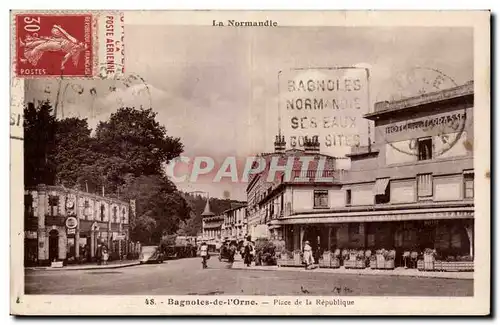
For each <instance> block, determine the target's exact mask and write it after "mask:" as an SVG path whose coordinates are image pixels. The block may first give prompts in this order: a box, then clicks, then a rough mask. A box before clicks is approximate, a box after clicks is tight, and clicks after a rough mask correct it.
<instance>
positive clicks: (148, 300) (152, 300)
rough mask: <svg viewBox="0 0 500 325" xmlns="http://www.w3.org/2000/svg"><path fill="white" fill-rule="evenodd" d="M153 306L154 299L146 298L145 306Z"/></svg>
mask: <svg viewBox="0 0 500 325" xmlns="http://www.w3.org/2000/svg"><path fill="white" fill-rule="evenodd" d="M154 304H155V300H154V299H147V298H146V305H154Z"/></svg>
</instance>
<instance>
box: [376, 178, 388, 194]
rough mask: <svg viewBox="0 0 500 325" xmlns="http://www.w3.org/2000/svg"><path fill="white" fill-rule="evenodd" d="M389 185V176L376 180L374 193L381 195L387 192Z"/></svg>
mask: <svg viewBox="0 0 500 325" xmlns="http://www.w3.org/2000/svg"><path fill="white" fill-rule="evenodd" d="M387 185H389V178H379V179H377V180H376V181H375V185H373V194H375V195H381V194H385V190H386V189H387Z"/></svg>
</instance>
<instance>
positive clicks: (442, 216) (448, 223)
mask: <svg viewBox="0 0 500 325" xmlns="http://www.w3.org/2000/svg"><path fill="white" fill-rule="evenodd" d="M473 210H474V209H473V206H472V205H465V206H461V207H453V208H443V207H436V208H430V209H415V210H396V211H392V212H391V213H388V212H387V211H384V212H382V211H380V212H377V211H364V212H361V211H358V212H347V211H346V212H332V213H324V214H315V215H308V214H304V215H295V216H292V217H290V218H285V219H282V220H280V221H279V222H280V223H281V224H282V225H283V227H284V239H285V243H286V249H287V250H289V251H294V250H302V248H303V243H304V242H305V241H306V240H307V241H309V242H310V243H311V246H312V249H313V251H319V254H322V253H323V252H324V251H330V252H334V251H335V250H337V249H339V250H340V251H342V250H345V249H347V250H349V249H362V250H370V251H372V252H375V251H376V250H380V249H386V250H395V251H396V263H397V264H398V263H400V262H401V261H402V256H403V254H404V252H413V251H415V252H418V253H421V252H423V251H424V250H425V249H428V248H429V249H435V250H436V251H437V253H438V256H439V257H440V258H446V257H448V256H454V257H455V256H470V257H473V255H474V245H473V243H474V240H473V238H474V212H473Z"/></svg>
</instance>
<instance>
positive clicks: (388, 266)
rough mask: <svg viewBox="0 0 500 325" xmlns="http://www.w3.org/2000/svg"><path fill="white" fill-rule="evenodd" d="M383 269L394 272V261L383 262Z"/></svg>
mask: <svg viewBox="0 0 500 325" xmlns="http://www.w3.org/2000/svg"><path fill="white" fill-rule="evenodd" d="M383 269H385V270H394V260H387V261H385V263H384V266H383Z"/></svg>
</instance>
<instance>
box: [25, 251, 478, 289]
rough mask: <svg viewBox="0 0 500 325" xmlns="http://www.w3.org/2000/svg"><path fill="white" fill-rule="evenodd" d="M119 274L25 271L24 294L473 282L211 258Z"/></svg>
mask: <svg viewBox="0 0 500 325" xmlns="http://www.w3.org/2000/svg"><path fill="white" fill-rule="evenodd" d="M208 262H209V263H208V264H209V268H208V269H205V270H203V269H202V268H201V261H200V259H199V258H190V259H182V260H171V261H166V262H165V263H164V264H159V265H138V266H132V267H128V268H121V269H107V270H82V271H64V270H61V271H39V270H38V271H26V281H25V283H26V293H27V294H78V295H92V294H106V295H120V294H128V295H218V294H219V295H224V294H226V295H321V296H334V295H339V292H338V290H339V288H340V291H341V293H340V294H341V295H351V296H472V295H473V280H454V279H433V278H415V277H395V276H383V275H369V276H365V275H337V274H335V275H334V274H328V273H319V272H315V271H314V270H312V271H311V272H310V273H309V272H291V271H287V272H283V271H259V270H252V269H251V268H250V269H249V270H231V269H229V268H228V267H227V264H226V263H220V262H219V261H218V260H217V258H215V257H212V258H211V259H210V260H209V261H208Z"/></svg>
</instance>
